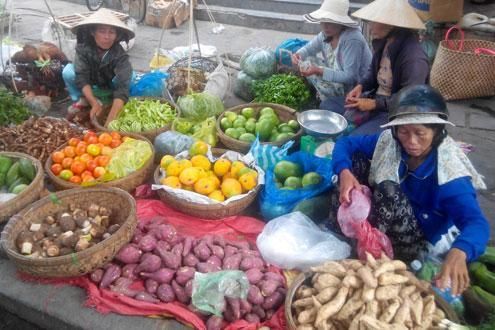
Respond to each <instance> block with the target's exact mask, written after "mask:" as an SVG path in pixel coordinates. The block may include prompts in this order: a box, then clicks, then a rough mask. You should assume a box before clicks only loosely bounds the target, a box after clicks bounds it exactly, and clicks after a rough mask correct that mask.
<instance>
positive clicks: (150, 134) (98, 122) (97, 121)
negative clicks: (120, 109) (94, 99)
mask: <svg viewBox="0 0 495 330" xmlns="http://www.w3.org/2000/svg"><path fill="white" fill-rule="evenodd" d="M136 99H138V100H145V99H152V100H159V101H160V103H163V104H168V105H170V106H171V107H172V109H175V107H174V106H173V105H172V104H171V103H170V102H169V101H168V100H166V99H163V98H151V97H148V98H146V97H136ZM175 110H176V111H177V117H179V116H180V110H179V109H175ZM109 112H110V107H104V108H103V110H102V111H101V112H100V115H99V116H96V115H95V114H94V113H93V112H91V115H90V120H91V124H92V125H93V126H94V127H95V129H96V130H99V131H105V132H110V131H112V130H111V129H109V128H107V127H105V126H104V125H105V121H106V119H107V117H108V114H109ZM171 126H172V123H170V124H167V125H165V126H163V127H161V128H157V129H152V130H148V131H142V132H132V133H135V134H139V135H141V136H144V137H145V138H147V139H148V140H150V141H151V142H153V141H154V140H155V138H156V137H157V135H159V134H160V133H163V132H166V131H168V130H170V128H171ZM120 133H122V134H128V133H129V132H120Z"/></svg>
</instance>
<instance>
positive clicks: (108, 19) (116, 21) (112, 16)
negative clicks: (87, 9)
mask: <svg viewBox="0 0 495 330" xmlns="http://www.w3.org/2000/svg"><path fill="white" fill-rule="evenodd" d="M93 25H108V26H113V27H115V28H117V29H119V30H120V31H121V32H123V33H125V34H126V35H127V37H128V39H129V40H130V39H133V38H134V37H135V36H136V34H135V33H134V31H133V30H132V29H131V28H129V27H128V26H127V25H126V23H124V22H123V21H122V19H121V18H120V17H118V16H117V15H116V12H113V11H111V10H109V9H107V8H101V9H99V10H97V11H95V12H92V13H91V15H89V16H87V17H86V18H85V19H83V20H82V21H81V22H80V23H79V24H77V25H75V26H74V27H73V28H72V29H71V31H72V32H73V33H77V31H78V30H79V29H80V28H84V27H88V26H93Z"/></svg>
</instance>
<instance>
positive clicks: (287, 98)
mask: <svg viewBox="0 0 495 330" xmlns="http://www.w3.org/2000/svg"><path fill="white" fill-rule="evenodd" d="M254 95H255V96H254V100H255V101H256V102H269V103H277V104H283V105H286V106H288V107H291V108H294V109H296V110H301V109H302V107H303V106H304V105H305V104H307V103H308V102H309V101H310V99H311V93H310V91H309V88H308V86H307V85H306V84H305V83H304V80H303V79H302V78H299V77H297V76H294V75H292V74H275V75H273V76H271V77H270V78H268V79H266V80H259V81H256V82H255V83H254Z"/></svg>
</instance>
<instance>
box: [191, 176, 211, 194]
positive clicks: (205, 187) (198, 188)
mask: <svg viewBox="0 0 495 330" xmlns="http://www.w3.org/2000/svg"><path fill="white" fill-rule="evenodd" d="M215 189H216V187H215V182H214V181H213V180H212V178H211V177H208V178H202V179H199V180H198V181H196V183H195V184H194V191H195V192H197V193H199V194H202V195H208V194H211V193H212V192H213V191H214V190H215Z"/></svg>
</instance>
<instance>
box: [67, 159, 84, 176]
mask: <svg viewBox="0 0 495 330" xmlns="http://www.w3.org/2000/svg"><path fill="white" fill-rule="evenodd" d="M70 170H71V171H72V173H74V174H76V175H79V174H81V173H82V172H84V170H86V164H85V163H83V162H81V161H80V160H76V161H73V162H72V165H71V166H70Z"/></svg>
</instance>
